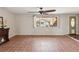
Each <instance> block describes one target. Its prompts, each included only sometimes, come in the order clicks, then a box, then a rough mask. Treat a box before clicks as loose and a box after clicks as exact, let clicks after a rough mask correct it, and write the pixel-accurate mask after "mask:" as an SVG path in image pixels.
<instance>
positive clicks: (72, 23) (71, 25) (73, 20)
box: [69, 16, 76, 34]
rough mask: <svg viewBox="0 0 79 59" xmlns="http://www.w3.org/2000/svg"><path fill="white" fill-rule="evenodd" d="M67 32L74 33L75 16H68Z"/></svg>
mask: <svg viewBox="0 0 79 59" xmlns="http://www.w3.org/2000/svg"><path fill="white" fill-rule="evenodd" d="M69 34H76V16H70V17H69Z"/></svg>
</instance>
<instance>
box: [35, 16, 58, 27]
mask: <svg viewBox="0 0 79 59" xmlns="http://www.w3.org/2000/svg"><path fill="white" fill-rule="evenodd" d="M56 26H57V17H36V16H35V17H34V27H35V28H36V27H56Z"/></svg>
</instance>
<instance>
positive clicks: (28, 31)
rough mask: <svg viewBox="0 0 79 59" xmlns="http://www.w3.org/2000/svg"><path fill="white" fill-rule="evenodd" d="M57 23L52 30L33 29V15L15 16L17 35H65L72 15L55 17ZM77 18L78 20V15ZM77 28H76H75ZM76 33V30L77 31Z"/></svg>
mask: <svg viewBox="0 0 79 59" xmlns="http://www.w3.org/2000/svg"><path fill="white" fill-rule="evenodd" d="M57 16H58V17H59V19H60V20H59V22H58V26H57V27H53V28H34V27H33V15H16V20H17V21H16V23H17V25H16V30H17V35H65V34H68V33H69V23H68V21H69V16H73V15H69V14H68V15H67V14H62V15H57ZM74 16H77V20H78V15H74ZM77 27H78V26H77ZM77 31H78V30H77Z"/></svg>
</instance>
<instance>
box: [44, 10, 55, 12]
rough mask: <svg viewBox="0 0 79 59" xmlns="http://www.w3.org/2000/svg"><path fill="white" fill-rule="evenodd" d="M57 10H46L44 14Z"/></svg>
mask: <svg viewBox="0 0 79 59" xmlns="http://www.w3.org/2000/svg"><path fill="white" fill-rule="evenodd" d="M55 11H56V10H46V11H44V12H55Z"/></svg>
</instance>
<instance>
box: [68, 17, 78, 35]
mask: <svg viewBox="0 0 79 59" xmlns="http://www.w3.org/2000/svg"><path fill="white" fill-rule="evenodd" d="M70 18H75V33H74V34H76V19H77V17H76V16H69V34H72V33H71V32H70V31H71V27H70V26H71V23H70Z"/></svg>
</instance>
